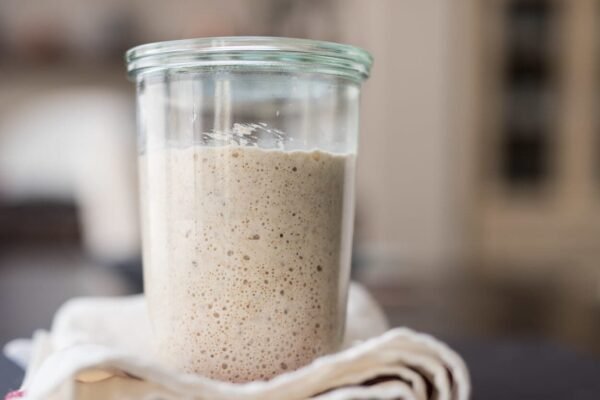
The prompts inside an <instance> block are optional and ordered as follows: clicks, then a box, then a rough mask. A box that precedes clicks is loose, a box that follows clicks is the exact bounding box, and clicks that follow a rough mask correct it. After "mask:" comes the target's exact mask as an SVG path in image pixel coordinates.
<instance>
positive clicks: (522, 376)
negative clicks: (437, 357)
mask: <svg viewBox="0 0 600 400" xmlns="http://www.w3.org/2000/svg"><path fill="white" fill-rule="evenodd" d="M448 343H449V344H450V345H451V346H452V347H453V348H454V349H455V350H456V351H457V352H458V353H460V354H461V355H462V356H463V358H464V359H465V361H466V363H467V365H468V367H469V370H470V373H471V379H472V381H473V398H474V399H484V400H501V399H502V400H505V399H518V400H530V399H540V400H542V399H546V400H567V399H569V400H588V399H590V400H598V399H600V357H598V356H592V355H589V354H583V353H580V352H578V351H575V350H573V349H569V348H566V347H564V346H561V345H559V344H555V343H547V342H546V343H544V342H539V341H534V340H523V339H520V340H518V341H493V342H492V341H478V340H448Z"/></svg>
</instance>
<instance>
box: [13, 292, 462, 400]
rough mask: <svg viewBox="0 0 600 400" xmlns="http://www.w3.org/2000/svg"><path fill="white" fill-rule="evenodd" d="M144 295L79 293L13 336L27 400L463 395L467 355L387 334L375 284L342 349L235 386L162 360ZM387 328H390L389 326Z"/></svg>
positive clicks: (353, 305) (416, 336)
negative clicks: (43, 326) (28, 333)
mask: <svg viewBox="0 0 600 400" xmlns="http://www.w3.org/2000/svg"><path fill="white" fill-rule="evenodd" d="M145 307H146V305H145V300H144V297H143V296H141V295H140V296H130V297H124V298H80V299H74V300H71V301H69V302H67V303H66V304H65V305H64V306H63V307H61V309H60V310H59V311H58V312H57V314H56V316H55V318H54V322H53V324H52V329H51V331H50V332H47V331H38V332H36V333H35V334H34V337H33V339H32V341H30V342H25V341H23V340H18V341H13V342H11V343H9V344H8V345H7V346H5V354H6V355H7V356H8V357H10V358H12V359H13V360H15V361H17V362H20V363H21V364H26V365H27V372H26V376H25V379H24V382H23V385H22V388H21V391H20V393H21V394H23V396H24V397H22V398H26V399H33V400H37V399H44V400H62V399H83V400H95V399H102V400H111V399H142V398H143V399H158V398H160V399H167V400H171V399H182V398H184V399H194V400H204V399H211V400H229V399H245V400H254V399H264V400H268V399H307V398H315V399H320V400H324V399H327V400H332V399H335V400H338V399H339V400H342V399H402V400H409V399H414V400H429V399H431V400H434V399H435V400H455V399H456V400H463V399H467V398H468V397H469V392H470V382H469V376H468V372H467V369H466V367H465V364H464V362H463V361H462V359H461V358H460V357H459V356H458V355H457V354H456V353H455V352H454V351H452V350H451V349H450V348H449V347H447V346H446V345H445V344H443V343H441V342H439V341H438V340H436V339H434V338H433V337H431V336H429V335H426V334H422V333H417V332H414V331H412V330H410V329H407V328H395V329H391V330H389V331H387V332H385V331H386V330H387V322H386V320H385V317H384V315H383V313H382V311H381V309H380V307H379V306H378V305H377V303H376V302H375V301H374V300H373V298H372V297H371V296H370V295H369V294H368V292H367V291H366V290H365V289H364V288H362V287H361V286H359V285H357V284H352V285H351V288H350V295H349V304H348V323H347V329H346V336H345V340H344V346H343V347H344V349H343V350H342V351H340V352H338V353H335V354H331V355H328V356H324V357H321V358H319V359H317V360H315V361H314V362H312V363H311V364H309V365H307V366H305V367H303V368H301V369H299V370H297V371H293V372H289V373H285V374H282V375H279V376H277V377H275V378H273V379H271V380H269V381H260V382H250V383H246V384H233V383H228V382H219V381H215V380H211V379H208V378H206V377H202V376H197V375H190V374H181V373H177V372H175V371H172V370H169V369H167V368H165V367H162V366H161V365H159V364H158V363H156V362H155V361H154V360H153V358H152V356H151V354H152V351H151V346H150V340H149V339H150V338H149V332H150V324H149V321H148V319H147V315H146V311H145ZM384 332H385V333H384Z"/></svg>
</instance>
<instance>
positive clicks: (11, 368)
mask: <svg viewBox="0 0 600 400" xmlns="http://www.w3.org/2000/svg"><path fill="white" fill-rule="evenodd" d="M22 380H23V370H22V369H21V368H19V367H17V366H16V365H15V364H13V363H12V362H11V361H9V360H8V359H7V358H6V357H4V356H3V355H0V399H2V398H3V396H4V395H5V394H6V393H8V392H10V391H12V390H16V389H18V388H19V386H20V385H21V381H22Z"/></svg>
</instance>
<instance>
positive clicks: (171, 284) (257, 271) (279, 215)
mask: <svg viewBox="0 0 600 400" xmlns="http://www.w3.org/2000/svg"><path fill="white" fill-rule="evenodd" d="M140 163H141V168H140V171H141V177H140V178H141V195H142V210H143V213H145V215H144V218H143V221H145V226H144V227H143V228H144V232H143V233H144V241H145V243H144V244H145V245H144V249H145V250H144V268H145V270H144V275H145V276H144V280H145V291H146V296H147V300H148V307H149V312H150V317H151V321H152V324H153V331H154V332H153V335H154V339H155V342H156V348H157V349H158V350H159V357H160V359H161V361H162V362H164V363H165V364H167V365H169V366H171V367H173V368H175V369H177V370H180V371H185V372H193V373H199V374H202V375H205V376H210V377H212V378H216V379H222V380H229V381H233V382H245V381H250V380H257V379H268V378H270V377H273V376H274V375H277V374H279V373H282V372H285V371H290V370H294V369H297V368H299V367H301V366H303V365H305V364H307V363H308V362H310V361H311V360H312V359H314V358H315V357H318V356H320V355H323V354H326V353H329V352H332V351H335V350H337V346H338V345H339V343H340V340H341V335H342V333H343V329H344V327H343V324H344V317H345V309H344V307H345V304H346V302H345V300H346V298H345V296H346V290H347V288H346V286H345V285H346V282H347V274H348V267H349V257H350V245H351V243H350V242H351V236H352V218H353V204H352V202H353V200H352V198H353V193H352V191H353V178H352V176H353V169H354V157H353V156H352V155H334V154H331V153H326V152H322V151H312V152H305V151H293V152H290V151H281V150H262V149H258V148H252V147H238V146H235V147H234V146H227V147H201V146H195V147H188V148H170V149H162V150H158V151H150V152H149V153H148V154H145V155H142V156H141V157H140Z"/></svg>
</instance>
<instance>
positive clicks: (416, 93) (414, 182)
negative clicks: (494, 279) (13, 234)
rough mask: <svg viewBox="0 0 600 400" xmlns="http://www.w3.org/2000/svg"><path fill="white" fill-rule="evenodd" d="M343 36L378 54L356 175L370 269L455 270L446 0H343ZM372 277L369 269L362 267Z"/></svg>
mask: <svg viewBox="0 0 600 400" xmlns="http://www.w3.org/2000/svg"><path fill="white" fill-rule="evenodd" d="M338 4H339V6H340V12H341V13H342V15H343V17H342V18H340V20H341V39H342V40H344V41H347V42H350V43H353V44H356V45H359V46H362V47H364V48H367V49H368V50H369V51H371V52H372V54H373V56H374V58H375V64H374V68H373V74H372V77H371V79H370V80H369V81H368V82H367V83H366V84H365V89H364V98H363V103H362V104H363V108H362V112H363V114H362V133H361V134H362V139H361V149H360V161H359V175H358V211H359V214H358V221H359V224H360V225H359V227H360V231H359V232H358V233H359V235H360V239H361V242H360V245H361V247H360V249H361V250H362V251H363V252H364V253H366V254H365V256H366V257H367V259H369V260H370V262H369V263H368V264H369V266H368V268H383V269H393V270H394V273H395V274H398V273H399V274H402V275H411V276H414V277H433V276H435V275H438V274H442V273H444V272H445V271H448V269H449V268H450V269H451V268H452V265H453V264H454V262H455V260H454V258H455V255H456V246H457V243H456V242H455V241H454V237H455V234H454V231H453V227H454V222H455V221H453V217H454V215H455V212H454V207H455V204H454V200H453V199H454V196H455V193H454V185H453V183H452V182H453V181H454V180H455V177H454V176H453V175H452V174H453V172H452V169H451V167H452V165H451V163H452V154H453V153H452V148H453V146H455V144H456V141H455V140H453V139H452V137H451V129H450V128H451V127H450V122H451V115H450V110H449V100H450V97H449V95H450V86H451V84H452V79H450V73H451V72H452V69H451V64H450V62H451V54H450V53H449V40H450V38H449V35H450V33H451V26H450V10H451V5H450V3H449V2H447V1H419V0H407V1H394V0H378V1H373V2H365V1H359V0H353V1H344V2H339V3H338ZM366 273H368V271H366Z"/></svg>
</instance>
